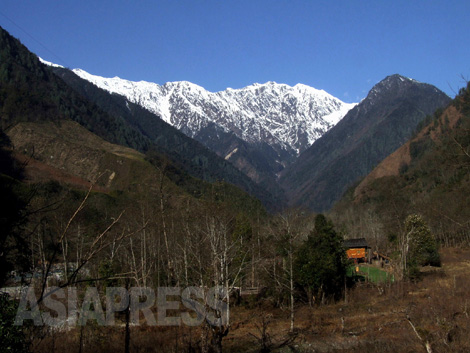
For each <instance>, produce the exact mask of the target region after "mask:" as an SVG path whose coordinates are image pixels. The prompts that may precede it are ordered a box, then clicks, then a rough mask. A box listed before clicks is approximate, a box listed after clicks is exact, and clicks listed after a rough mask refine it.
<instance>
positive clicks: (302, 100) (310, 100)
mask: <svg viewBox="0 0 470 353" xmlns="http://www.w3.org/2000/svg"><path fill="white" fill-rule="evenodd" d="M73 71H74V72H75V74H77V75H78V76H80V77H81V78H83V79H85V80H87V81H90V82H92V83H93V84H95V85H96V86H98V87H100V88H102V89H105V90H107V91H109V92H112V93H117V94H120V95H123V96H125V97H126V98H127V99H129V100H130V101H131V102H133V103H137V104H139V105H141V106H143V107H144V108H146V109H148V110H150V111H151V112H153V113H156V114H158V115H159V116H161V118H162V119H163V120H164V121H166V122H168V123H169V124H171V125H173V126H174V127H176V128H178V129H179V130H181V131H183V132H184V133H185V134H186V135H188V136H190V137H197V136H198V134H199V133H200V132H201V131H202V130H203V129H205V128H207V127H208V126H209V125H212V124H215V126H216V127H217V128H219V129H221V130H222V131H224V132H226V133H228V132H233V133H234V134H235V135H236V136H237V137H238V138H240V139H241V140H243V141H246V142H248V143H255V144H256V143H263V142H264V143H267V144H268V145H270V146H271V147H273V148H274V149H275V150H279V148H280V149H283V150H285V151H287V152H288V153H289V154H294V155H298V154H299V153H300V152H302V151H304V150H305V149H307V148H308V147H309V146H310V145H311V144H312V143H313V142H314V141H315V140H316V139H318V138H319V137H320V136H322V135H323V134H324V133H325V132H326V131H327V130H329V129H330V128H331V127H332V126H334V125H335V124H336V123H337V122H338V121H339V120H340V119H341V118H342V117H343V116H344V115H345V114H346V113H347V112H348V111H349V110H350V109H351V108H352V107H354V105H355V104H347V103H344V102H342V101H341V100H339V99H337V98H335V97H333V96H332V95H330V94H328V93H326V92H325V91H322V90H317V89H315V88H312V87H309V86H305V85H302V84H297V85H295V86H294V87H290V86H288V85H285V84H277V83H275V82H268V83H265V84H253V85H251V86H248V87H245V88H241V89H231V88H228V89H226V90H225V91H221V92H216V93H213V92H209V91H207V90H205V89H204V88H202V87H200V86H198V85H195V84H193V83H190V82H186V81H181V82H168V83H165V84H164V85H158V84H156V83H151V82H145V81H140V82H132V81H128V80H124V79H121V78H118V77H114V78H104V77H100V76H95V75H91V74H89V73H87V72H86V71H83V70H80V69H75V70H73Z"/></svg>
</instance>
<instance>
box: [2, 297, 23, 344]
mask: <svg viewBox="0 0 470 353" xmlns="http://www.w3.org/2000/svg"><path fill="white" fill-rule="evenodd" d="M16 311H17V303H16V302H14V301H11V300H10V299H9V295H8V294H4V293H1V294H0V352H1V353H3V352H18V353H20V352H29V349H28V343H27V340H26V336H25V333H24V327H23V326H15V325H14V322H15V317H16Z"/></svg>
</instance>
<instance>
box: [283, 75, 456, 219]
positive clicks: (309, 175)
mask: <svg viewBox="0 0 470 353" xmlns="http://www.w3.org/2000/svg"><path fill="white" fill-rule="evenodd" d="M449 101H450V98H449V97H448V96H447V95H446V94H444V93H443V92H441V91H440V90H438V89H437V88H436V87H434V86H432V85H429V84H425V83H420V82H418V81H415V80H413V79H409V78H406V77H403V76H400V75H392V76H388V77H387V78H385V79H384V80H382V81H381V82H379V83H378V84H377V85H375V86H374V87H373V88H372V89H371V91H370V92H369V94H368V95H367V97H366V98H365V99H364V100H363V101H362V102H361V103H359V104H358V105H357V106H356V107H354V108H353V109H352V110H351V111H349V112H348V114H346V116H345V117H344V118H343V119H342V120H341V121H340V122H339V123H338V124H337V125H336V126H335V127H333V128H332V129H331V130H329V131H328V132H327V133H325V134H324V135H323V136H322V137H321V138H320V139H318V140H317V141H316V142H315V143H314V144H313V145H312V146H311V147H310V148H309V149H307V150H306V151H305V152H303V153H302V154H301V155H300V156H299V158H298V159H297V160H296V161H295V162H294V163H293V164H292V165H291V166H289V167H288V168H286V169H285V170H284V171H283V173H282V176H281V178H280V183H281V185H282V187H284V189H285V191H286V194H287V198H288V199H289V202H290V205H291V206H304V207H308V208H310V209H313V210H315V211H325V210H327V209H329V208H331V206H332V205H333V203H334V202H335V201H337V200H338V199H339V198H340V197H341V196H342V194H343V193H344V192H345V191H346V189H347V188H348V187H350V186H351V185H352V184H353V183H354V182H356V181H358V180H360V179H361V178H362V177H364V176H365V175H367V174H368V173H369V172H370V171H371V170H372V169H373V168H374V167H375V166H376V165H377V164H378V163H379V162H380V161H381V160H383V159H384V158H385V157H387V156H388V155H389V154H390V153H392V152H393V151H394V150H396V149H397V148H398V147H400V146H401V145H402V144H403V143H405V142H406V141H407V139H408V138H409V137H410V136H411V135H412V133H413V131H414V130H415V128H416V126H417V124H418V123H419V122H420V121H422V120H423V119H424V118H425V117H426V115H430V114H432V113H433V112H434V111H435V110H436V109H437V108H440V107H443V106H445V105H447V104H448V103H449Z"/></svg>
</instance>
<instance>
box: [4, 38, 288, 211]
mask: <svg viewBox="0 0 470 353" xmlns="http://www.w3.org/2000/svg"><path fill="white" fill-rule="evenodd" d="M0 39H1V52H0V56H1V62H0V80H1V81H0V82H1V86H0V89H1V91H0V104H1V114H2V119H1V124H2V125H1V126H2V128H3V129H4V130H7V129H8V128H10V127H12V126H14V125H15V124H17V123H18V122H26V121H28V122H41V121H53V122H56V123H58V122H60V121H61V120H63V119H70V120H74V121H76V122H78V123H79V124H80V125H82V126H84V127H85V128H86V129H88V130H89V131H91V132H93V133H95V134H97V135H98V136H100V137H102V138H103V139H105V140H106V141H109V142H111V143H115V144H120V145H123V146H126V147H130V148H134V149H136V150H138V151H140V152H143V153H147V154H149V156H151V158H150V159H151V160H153V161H154V162H158V163H159V164H162V163H163V164H165V165H168V164H170V165H172V167H168V176H169V177H170V178H172V180H173V181H174V182H176V183H178V184H180V185H181V186H183V187H185V188H190V189H193V190H194V189H197V188H198V186H190V185H188V184H191V183H192V182H191V178H190V177H189V175H191V176H194V177H196V178H200V179H203V180H206V181H209V182H214V181H221V182H222V181H223V182H227V183H231V184H233V185H237V186H238V187H240V188H242V189H243V190H244V191H246V192H248V193H250V194H252V195H254V196H255V197H257V198H259V199H261V200H262V201H263V202H264V203H265V205H267V206H268V207H270V208H271V209H275V208H278V207H279V201H275V200H273V197H272V196H271V195H270V194H269V193H268V192H267V191H265V190H264V189H263V188H262V187H260V186H258V185H256V184H255V183H254V182H252V181H251V180H250V179H249V178H248V177H247V176H246V175H244V174H243V173H242V172H240V171H238V170H237V169H236V168H235V167H234V166H232V165H231V164H230V162H227V161H225V160H224V159H223V158H220V157H218V156H217V155H215V153H213V152H210V151H209V150H208V149H207V148H205V147H204V146H202V145H201V144H200V143H198V142H196V141H194V140H192V139H190V138H188V137H186V136H185V135H184V134H182V133H180V132H179V131H177V130H176V129H174V128H172V127H171V126H169V125H168V124H166V123H164V122H163V121H161V120H160V119H159V118H158V117H156V116H155V115H153V114H151V113H149V112H147V111H145V110H144V109H142V108H140V107H138V106H136V105H132V103H129V102H126V100H125V99H124V98H122V97H119V96H112V95H110V94H108V93H106V92H104V91H102V90H99V89H97V88H96V87H93V86H92V85H90V86H92V87H89V88H88V90H87V89H86V88H84V89H83V90H82V91H81V92H80V91H79V92H77V91H75V90H74V89H75V88H77V89H79V88H80V86H79V85H73V83H74V82H73V80H74V79H75V80H80V79H79V78H78V77H77V76H75V75H74V74H71V75H73V76H75V77H72V78H71V79H70V83H71V86H73V87H72V88H71V87H70V86H68V85H67V84H66V83H65V82H64V81H63V80H62V79H60V78H58V77H57V76H56V75H54V74H53V72H52V69H51V68H50V67H48V66H46V65H44V64H42V63H40V62H39V59H38V58H37V56H36V55H34V54H32V53H30V52H29V51H28V49H27V48H25V47H24V46H23V45H21V44H20V43H19V42H18V41H17V40H16V39H14V38H12V37H11V36H10V35H9V34H8V33H7V32H5V31H4V30H3V29H2V30H1V36H0ZM87 91H88V92H89V94H90V96H89V97H93V102H92V101H90V100H88V99H89V97H87ZM94 101H96V104H95V102H94ZM165 160H166V161H165ZM168 162H169V163H168ZM173 166H175V168H174V167H173ZM188 174H189V175H188ZM185 175H186V176H185Z"/></svg>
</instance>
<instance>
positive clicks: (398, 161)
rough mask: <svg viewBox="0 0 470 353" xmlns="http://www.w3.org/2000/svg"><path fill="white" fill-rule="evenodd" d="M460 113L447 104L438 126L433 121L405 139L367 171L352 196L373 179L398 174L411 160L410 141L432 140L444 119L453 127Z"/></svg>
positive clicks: (356, 196) (439, 131)
mask: <svg viewBox="0 0 470 353" xmlns="http://www.w3.org/2000/svg"><path fill="white" fill-rule="evenodd" d="M460 117H461V115H460V114H459V112H458V111H457V109H456V108H455V107H454V106H452V105H451V106H449V107H448V108H447V109H446V110H444V112H443V113H442V114H441V115H440V117H439V124H438V128H437V129H434V128H433V125H434V122H432V123H430V124H429V125H427V126H426V127H424V128H423V129H422V130H421V131H420V132H419V133H418V135H417V136H416V137H414V138H413V139H411V140H409V141H407V142H406V143H405V144H404V145H402V146H401V147H399V148H398V149H397V150H396V151H395V152H393V153H392V154H391V155H389V156H388V157H387V158H385V159H384V160H383V161H382V162H380V163H379V164H378V165H377V167H375V168H374V169H373V170H372V172H370V173H369V175H367V176H366V177H365V178H364V179H363V180H362V181H361V183H360V184H359V185H358V186H357V187H356V189H355V191H354V198H359V199H360V198H361V197H362V195H363V193H364V189H365V188H366V187H367V186H368V185H370V184H371V183H372V182H373V181H374V180H376V179H379V178H383V177H386V176H397V175H399V174H400V168H401V167H402V166H405V165H409V164H410V162H411V155H410V145H411V143H412V142H415V141H418V140H420V139H422V138H423V137H424V136H426V135H429V136H431V138H432V139H433V140H437V138H438V136H440V135H441V134H442V126H443V125H444V124H445V120H446V119H447V120H448V127H450V128H454V126H455V125H456V123H457V121H458V120H459V118H460Z"/></svg>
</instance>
